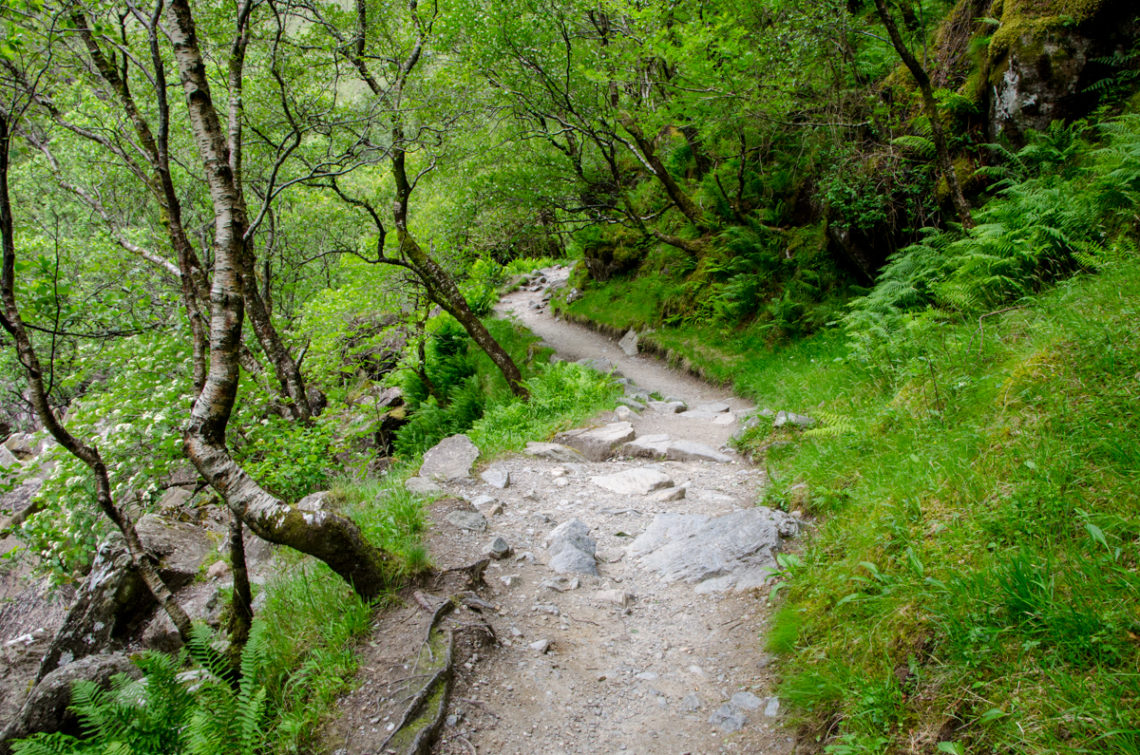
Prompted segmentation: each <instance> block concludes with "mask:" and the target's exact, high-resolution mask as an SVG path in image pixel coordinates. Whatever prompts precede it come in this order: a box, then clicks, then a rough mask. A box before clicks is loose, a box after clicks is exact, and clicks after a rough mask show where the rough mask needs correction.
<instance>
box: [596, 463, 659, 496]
mask: <svg viewBox="0 0 1140 755" xmlns="http://www.w3.org/2000/svg"><path fill="white" fill-rule="evenodd" d="M590 482H592V483H594V484H595V485H597V486H598V487H600V488H605V489H606V490H608V491H610V492H611V493H617V494H618V495H649V494H650V493H652V492H653V491H654V490H660V489H661V488H671V487H673V479H672V478H671V477H669V475H667V474H665V473H664V472H659V471H657V470H656V469H649V468H648V467H637V468H636V469H627V470H625V471H622V472H614V473H613V474H608V475H599V476H598V477H591V478H590Z"/></svg>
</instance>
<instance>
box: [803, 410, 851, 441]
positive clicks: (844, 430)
mask: <svg viewBox="0 0 1140 755" xmlns="http://www.w3.org/2000/svg"><path fill="white" fill-rule="evenodd" d="M812 416H813V417H814V418H815V419H816V421H817V422H818V423H819V424H817V425H816V426H815V427H811V428H808V429H807V430H804V437H807V438H835V437H838V436H840V435H849V434H851V433H855V432H858V431H859V426H858V425H857V424H856V423H855V420H854V419H852V418H851V417H847V416H844V415H842V414H836V413H835V412H828V411H823V410H817V411H814V412H812Z"/></svg>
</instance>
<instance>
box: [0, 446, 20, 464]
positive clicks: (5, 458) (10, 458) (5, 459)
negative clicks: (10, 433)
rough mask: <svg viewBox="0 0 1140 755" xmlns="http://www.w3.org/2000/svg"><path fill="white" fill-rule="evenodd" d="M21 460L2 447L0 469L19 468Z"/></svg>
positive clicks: (0, 450)
mask: <svg viewBox="0 0 1140 755" xmlns="http://www.w3.org/2000/svg"><path fill="white" fill-rule="evenodd" d="M19 464H20V460H19V459H17V458H16V456H15V455H14V454H13V453H12V452H11V451H9V450H8V449H7V448H5V447H4V446H0V469H8V468H9V467H14V466H19Z"/></svg>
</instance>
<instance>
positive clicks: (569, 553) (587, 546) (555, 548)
mask: <svg viewBox="0 0 1140 755" xmlns="http://www.w3.org/2000/svg"><path fill="white" fill-rule="evenodd" d="M546 547H547V550H548V551H549V553H550V568H551V569H553V570H554V571H556V572H559V573H560V574H569V573H575V574H597V573H598V565H597V562H596V561H595V550H596V548H597V543H596V542H595V541H594V538H592V537H590V528H589V527H587V526H586V525H585V524H584V523H583V522H582V521H581V520H578V519H571V520H570V521H568V522H563V523H562V524H560V525H558V526H557V527H555V528H554V529H553V530H551V531H550V534H549V535H548V536H547V538H546Z"/></svg>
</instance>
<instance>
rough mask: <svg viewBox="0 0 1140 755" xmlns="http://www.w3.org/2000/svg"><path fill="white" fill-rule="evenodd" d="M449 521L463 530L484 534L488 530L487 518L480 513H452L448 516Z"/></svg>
mask: <svg viewBox="0 0 1140 755" xmlns="http://www.w3.org/2000/svg"><path fill="white" fill-rule="evenodd" d="M447 521H448V523H449V524H452V525H454V526H455V527H458V528H459V529H461V530H472V531H473V532H482V531H483V530H485V529H487V518H486V517H485V516H483V515H482V514H480V513H479V512H478V511H452V512H451V513H449V514H448V515H447Z"/></svg>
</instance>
